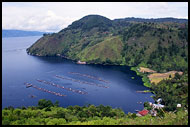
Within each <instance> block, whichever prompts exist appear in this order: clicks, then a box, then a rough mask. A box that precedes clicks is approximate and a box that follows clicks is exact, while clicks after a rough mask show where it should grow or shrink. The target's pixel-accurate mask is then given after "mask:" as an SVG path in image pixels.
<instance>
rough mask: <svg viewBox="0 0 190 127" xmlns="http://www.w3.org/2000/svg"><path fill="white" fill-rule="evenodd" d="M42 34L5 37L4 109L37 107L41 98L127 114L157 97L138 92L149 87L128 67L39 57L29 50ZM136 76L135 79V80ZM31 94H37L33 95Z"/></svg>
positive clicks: (3, 52) (3, 66)
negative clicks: (113, 109)
mask: <svg viewBox="0 0 190 127" xmlns="http://www.w3.org/2000/svg"><path fill="white" fill-rule="evenodd" d="M39 38H40V36H33V37H11V38H2V108H4V107H8V106H13V107H20V106H36V105H37V103H38V100H39V99H49V100H51V101H52V102H55V101H56V100H58V101H59V103H60V106H63V107H67V106H69V105H79V106H83V105H85V104H94V105H100V104H103V105H109V106H111V107H113V108H121V109H123V110H124V111H125V112H126V113H127V112H135V110H142V109H143V104H138V103H137V102H145V101H151V102H154V100H153V99H152V98H151V97H150V96H152V95H153V94H152V93H147V94H143V93H137V92H136V91H138V90H148V88H146V87H145V86H143V82H142V80H141V78H140V77H139V76H137V75H136V74H135V72H133V71H131V70H130V67H127V66H103V65H79V64H76V63H74V62H72V61H70V60H66V59H63V58H60V57H37V56H30V55H28V54H27V53H26V48H28V47H30V46H31V45H32V44H33V43H35V41H36V40H38V39H39ZM68 72H77V73H81V74H88V75H91V76H96V77H100V78H101V79H103V80H106V81H109V83H105V82H102V81H99V80H95V79H91V78H88V77H85V76H80V75H74V74H70V73H68ZM55 75H59V76H64V77H66V78H72V79H75V80H80V81H85V82H90V83H95V84H101V85H105V86H109V88H103V87H97V86H95V85H88V84H80V83H77V82H73V81H71V80H64V79H60V78H57V77H55ZM131 77H135V79H131ZM36 79H41V80H45V81H48V82H53V83H55V84H58V85H60V86H64V87H65V88H71V89H74V90H80V91H85V92H88V94H86V95H82V94H78V93H75V92H72V91H68V90H64V89H60V88H57V87H54V86H52V85H48V84H45V83H40V82H38V81H37V80H36ZM25 82H28V83H32V84H34V85H36V86H37V87H41V88H44V89H47V90H50V91H55V92H59V93H61V94H64V95H67V96H66V97H60V96H56V95H53V94H50V93H47V92H43V91H40V90H37V89H35V88H32V87H29V88H26V86H25V85H24V83H25ZM31 95H33V96H35V97H34V98H31Z"/></svg>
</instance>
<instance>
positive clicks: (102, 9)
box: [2, 2, 188, 32]
mask: <svg viewBox="0 0 190 127" xmlns="http://www.w3.org/2000/svg"><path fill="white" fill-rule="evenodd" d="M89 14H98V15H102V16H105V17H107V18H109V19H116V18H126V17H140V18H163V17H175V18H186V19H188V3H187V2H152V3H151V2H84V3H83V2H80V3H77V2H55V3H52V2H51V3H50V2H15V3H14V2H3V3H2V28H3V29H19V30H37V31H44V32H58V31H60V30H61V29H63V28H65V27H67V26H68V25H70V24H71V23H72V22H73V21H75V20H78V19H80V18H82V17H83V16H86V15H89Z"/></svg>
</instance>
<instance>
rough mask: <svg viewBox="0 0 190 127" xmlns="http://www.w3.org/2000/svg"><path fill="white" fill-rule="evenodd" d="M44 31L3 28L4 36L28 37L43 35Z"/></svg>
mask: <svg viewBox="0 0 190 127" xmlns="http://www.w3.org/2000/svg"><path fill="white" fill-rule="evenodd" d="M43 34H44V32H39V31H24V30H5V29H4V30H2V37H26V36H41V35H43Z"/></svg>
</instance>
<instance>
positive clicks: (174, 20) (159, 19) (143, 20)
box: [114, 17, 188, 23]
mask: <svg viewBox="0 0 190 127" xmlns="http://www.w3.org/2000/svg"><path fill="white" fill-rule="evenodd" d="M114 21H127V22H129V21H134V22H155V23H163V22H175V23H187V22H188V20H187V19H177V18H171V17H168V18H157V19H153V18H151V19H144V18H134V17H130V18H123V19H115V20H114Z"/></svg>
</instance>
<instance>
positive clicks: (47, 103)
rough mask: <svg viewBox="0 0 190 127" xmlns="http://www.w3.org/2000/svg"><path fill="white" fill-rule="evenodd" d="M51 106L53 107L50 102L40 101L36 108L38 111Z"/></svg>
mask: <svg viewBox="0 0 190 127" xmlns="http://www.w3.org/2000/svg"><path fill="white" fill-rule="evenodd" d="M51 106H53V103H52V102H51V101H50V100H46V99H40V100H39V101H38V108H39V109H43V108H50V107H51Z"/></svg>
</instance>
